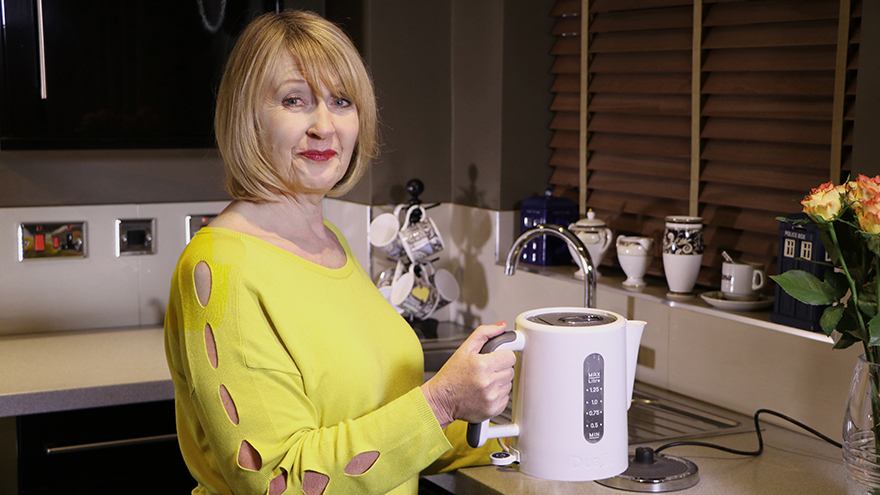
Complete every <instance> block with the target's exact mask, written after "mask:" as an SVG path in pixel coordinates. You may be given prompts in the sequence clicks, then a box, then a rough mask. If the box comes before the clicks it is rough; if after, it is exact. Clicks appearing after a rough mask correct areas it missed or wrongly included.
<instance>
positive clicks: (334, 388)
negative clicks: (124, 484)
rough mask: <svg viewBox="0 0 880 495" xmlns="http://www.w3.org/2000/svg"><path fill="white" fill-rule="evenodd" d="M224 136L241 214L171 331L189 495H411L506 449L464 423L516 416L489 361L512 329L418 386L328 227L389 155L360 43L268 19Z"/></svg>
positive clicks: (309, 17) (198, 263)
mask: <svg viewBox="0 0 880 495" xmlns="http://www.w3.org/2000/svg"><path fill="white" fill-rule="evenodd" d="M215 127H216V134H217V141H218V143H219V147H220V151H221V153H222V155H223V161H224V163H225V166H226V172H227V189H228V191H229V193H230V195H231V196H232V198H233V201H232V203H231V204H230V205H229V206H228V207H227V208H226V209H225V210H224V211H223V212H222V213H221V214H220V215H218V216H217V218H216V219H215V220H214V221H213V222H211V224H210V225H209V226H208V227H207V228H203V229H202V230H200V231H199V232H198V233H197V234H196V235H195V236H194V238H193V239H192V241H191V242H190V244H189V245H188V246H187V248H186V249H185V251H184V252H183V254H182V255H181V258H180V261H179V263H178V266H177V269H176V270H175V273H174V277H173V281H172V287H171V295H170V299H169V306H168V312H167V315H166V320H165V328H166V350H167V355H168V364H169V368H170V370H171V374H172V378H173V380H174V386H175V399H176V403H177V425H178V436H179V439H180V447H181V451H182V453H183V457H184V459H185V461H186V463H187V465H188V466H189V469H190V472H191V473H192V474H193V476H194V477H195V479H196V480H197V481H198V487H197V488H196V489H195V490H194V491H193V493H197V494H208V493H223V494H226V493H236V494H246V493H270V494H278V493H282V492H285V490H287V493H301V492H304V493H306V494H307V495H317V494H322V493H326V494H330V493H343V494H356V493H404V494H413V493H415V492H416V491H417V485H418V475H419V473H420V472H423V470H425V469H426V468H428V467H429V466H430V468H431V469H432V470H435V471H436V470H441V469H454V468H457V467H460V466H464V465H473V464H478V463H485V461H486V459H487V455H488V453H489V452H491V451H492V450H497V449H498V445H497V444H494V445H490V446H488V447H487V448H484V449H481V450H473V449H469V448H468V447H467V446H466V444H465V442H464V428H463V426H464V423H463V422H462V421H456V422H455V423H453V421H455V420H464V421H469V422H479V421H483V420H485V419H487V418H490V417H492V416H494V415H496V414H498V413H499V412H501V410H503V409H504V406H505V405H506V403H507V398H508V394H509V391H510V388H511V380H512V377H513V369H512V366H513V364H514V361H515V358H514V356H513V353H512V352H510V351H501V352H494V353H491V354H479V349H480V348H481V347H482V345H483V344H484V343H485V342H486V341H487V340H488V339H489V338H491V337H493V336H495V335H497V334H499V333H501V332H503V331H504V329H505V324H504V323H503V322H502V323H499V324H496V325H489V326H481V327H479V328H477V329H476V330H475V331H474V332H473V334H472V335H471V337H470V338H469V339H468V340H467V341H466V342H465V343H464V344H462V346H461V348H460V349H458V350H457V351H456V353H455V354H454V355H453V356H452V357H451V358H450V360H449V362H448V363H447V364H446V366H444V367H443V368H442V369H441V370H440V372H438V373H437V374H436V375H435V376H434V377H433V378H432V379H431V380H429V381H428V382H424V373H423V362H422V354H421V347H420V344H419V342H418V339H417V337H416V336H415V333H414V332H413V331H412V329H411V328H410V327H409V326H408V325H407V323H406V322H405V321H404V320H403V319H402V318H401V317H400V316H399V315H398V314H397V312H396V311H394V309H392V308H391V307H390V306H389V305H388V303H387V302H386V301H385V299H384V298H383V297H382V296H381V295H380V294H379V292H378V291H377V290H376V288H375V286H374V285H373V284H372V282H371V280H370V279H369V277H368V276H367V274H366V273H364V271H363V269H362V268H361V267H360V266H359V265H358V264H357V261H356V260H355V259H354V257H353V255H352V253H351V250H350V249H349V247H348V245H347V243H346V242H345V239H343V237H342V235H341V234H340V233H339V232H338V230H337V229H336V228H335V227H334V226H333V225H331V224H330V223H329V222H326V221H325V220H324V219H323V216H322V211H321V202H322V199H323V198H324V196H328V195H329V196H338V195H341V194H343V193H345V192H346V191H348V190H349V189H350V188H351V187H352V186H353V185H354V184H355V183H356V182H357V180H358V179H359V178H360V177H361V176H362V175H363V173H364V170H365V168H366V167H367V165H368V163H369V161H370V159H371V158H372V157H373V156H374V155H375V154H376V148H377V138H376V104H375V97H374V94H373V88H372V83H371V81H370V78H369V76H368V74H367V72H366V69H365V68H364V66H363V62H362V61H361V59H360V56H359V55H358V53H357V51H356V50H355V48H354V46H353V45H352V44H351V42H350V41H349V40H348V38H347V37H346V36H345V35H344V34H343V33H342V32H341V31H340V30H339V29H338V28H336V27H335V26H333V25H332V24H330V23H328V22H327V21H325V20H323V19H322V18H320V17H318V16H316V15H313V14H309V13H303V12H283V13H280V14H274V13H273V14H266V15H264V16H262V17H260V18H258V19H256V20H255V21H254V22H253V23H252V24H251V25H250V26H249V27H248V28H247V29H246V30H245V31H244V33H242V35H241V37H240V39H239V41H238V43H237V45H236V47H235V49H234V50H233V52H232V54H231V55H230V59H229V61H228V64H227V68H226V72H225V74H224V76H223V80H222V83H221V85H220V90H219V94H218V103H217V111H216V124H215ZM447 426H448V428H447ZM444 428H445V431H444Z"/></svg>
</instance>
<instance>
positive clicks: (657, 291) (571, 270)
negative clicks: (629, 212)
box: [498, 263, 834, 345]
mask: <svg viewBox="0 0 880 495" xmlns="http://www.w3.org/2000/svg"><path fill="white" fill-rule="evenodd" d="M498 265H499V266H503V265H504V264H503V263H498ZM516 269H517V271H520V270H523V271H527V272H529V273H534V274H538V275H542V276H547V277H551V278H554V279H559V280H565V281H568V282H571V283H573V284H577V285H578V286H581V287H582V286H583V284H584V281H583V280H582V279H577V278H575V277H574V274H575V272H576V271H577V267H575V266H574V265H564V266H539V265H529V264H526V263H520V264H518V265H517V268H516ZM601 272H602V276H601V277H600V278H599V280H598V281H597V283H596V285H597V289H598V291H599V292H602V291H609V292H613V293H616V294H621V295H626V296H628V297H633V298H636V299H643V300H647V301H652V302H656V303H660V304H665V305H667V306H669V307H672V308H679V309H684V310H687V311H693V312H695V313H702V314H705V315H709V316H714V317H718V318H724V319H726V320H732V321H737V322H740V323H744V324H747V325H752V326H756V327H761V328H766V329H768V330H772V331H774V332H782V333H786V334H789V335H795V336H798V337H802V338H805V339H811V340H815V341H818V342H826V343H828V344H830V345H833V344H834V339H833V338H831V337H828V336H826V335H825V334H823V333H818V332H810V331H808V330H801V329H799V328H794V327H790V326H788V325H780V324H779V323H773V322H772V321H770V315H771V314H772V311H771V310H763V311H725V310H722V309H718V308H714V307H712V306H710V305H709V304H708V303H706V302H705V301H703V299H702V298H701V297H700V296H699V293H701V292H708V291H710V290H711V289H705V288H703V289H701V288H699V287H697V288H695V290H694V293H695V294H696V295H695V296H694V298H693V299H689V300H672V299H669V298H668V297H666V293H667V291H668V288H667V286H666V282H665V281H664V280H663V279H662V278H659V277H652V276H650V275H648V276H646V277H645V280H646V281H647V282H648V286H647V287H645V288H644V289H643V290H641V291H633V290H628V289H625V288H623V286H622V285H621V284H622V283H623V281H624V280H625V278H626V277H624V276H623V275H622V274H621V272H620V271H619V270H615V269H614V268H612V267H602V269H601Z"/></svg>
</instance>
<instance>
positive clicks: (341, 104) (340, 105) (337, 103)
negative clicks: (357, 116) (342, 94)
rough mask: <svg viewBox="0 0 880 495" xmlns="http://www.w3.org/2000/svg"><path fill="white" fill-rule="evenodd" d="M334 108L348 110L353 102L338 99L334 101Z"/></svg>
mask: <svg viewBox="0 0 880 495" xmlns="http://www.w3.org/2000/svg"><path fill="white" fill-rule="evenodd" d="M333 106H335V107H337V108H348V107H350V106H351V100H348V99H345V98H336V99H334V100H333Z"/></svg>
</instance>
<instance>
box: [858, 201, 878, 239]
mask: <svg viewBox="0 0 880 495" xmlns="http://www.w3.org/2000/svg"><path fill="white" fill-rule="evenodd" d="M861 204H862V207H861V208H859V209H858V217H859V225H861V227H862V230H864V231H865V232H867V233H869V234H875V235H876V234H880V196H874V197H873V198H871V199H866V200H862V202H861Z"/></svg>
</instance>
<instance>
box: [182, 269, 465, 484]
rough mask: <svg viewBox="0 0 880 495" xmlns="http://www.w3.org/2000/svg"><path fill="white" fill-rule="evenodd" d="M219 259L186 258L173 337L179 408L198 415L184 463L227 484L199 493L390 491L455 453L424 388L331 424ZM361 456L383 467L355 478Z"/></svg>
mask: <svg viewBox="0 0 880 495" xmlns="http://www.w3.org/2000/svg"><path fill="white" fill-rule="evenodd" d="M214 258H215V257H214V256H210V255H206V254H204V253H203V254H202V255H199V254H196V255H194V256H189V257H187V258H186V259H184V258H182V259H181V262H180V264H179V265H178V270H177V272H176V275H175V279H174V287H173V289H172V298H171V300H170V301H169V308H170V309H169V313H168V314H169V315H170V316H169V318H168V321H166V327H167V331H168V332H169V333H174V335H173V336H171V337H169V338H168V342H169V349H168V352H169V363H170V364H171V365H172V367H173V368H176V369H172V375H175V376H176V378H175V388H185V390H177V392H176V393H177V394H178V400H182V401H183V402H185V404H183V406H182V407H181V406H179V408H181V409H182V410H183V411H184V413H186V412H189V414H184V415H183V416H184V417H185V419H184V422H185V423H187V424H186V425H185V427H186V428H187V430H188V432H189V434H188V435H186V436H187V437H188V439H182V440H181V442H182V450H183V452H184V456H185V457H186V456H187V452H193V451H198V452H200V453H199V455H201V456H203V457H204V458H207V459H208V461H207V462H208V463H209V464H213V465H212V466H210V468H211V470H216V471H219V473H220V475H222V480H221V479H220V478H218V477H216V476H215V479H214V480H213V481H212V480H211V479H210V478H211V477H210V476H206V477H204V479H200V480H199V481H200V483H203V484H208V485H210V484H212V483H213V484H216V485H217V486H207V488H208V489H209V490H211V491H214V492H217V493H224V492H228V491H229V489H231V491H232V492H234V493H236V494H239V495H244V494H251V493H254V494H257V493H259V494H265V493H267V491H268V488H269V486H270V483H273V486H275V483H284V484H285V485H286V486H287V488H295V490H294V491H293V492H292V493H301V492H305V493H306V494H307V495H311V494H312V493H323V494H325V495H330V494H335V493H340V494H350V493H387V492H391V491H392V490H394V489H395V488H396V487H398V486H400V485H402V484H406V483H409V484H412V482H413V479H414V477H415V476H417V475H418V473H419V472H420V471H421V470H422V469H424V468H425V467H427V466H428V465H430V464H431V463H432V462H433V461H434V460H435V459H437V458H438V457H439V456H440V455H441V454H442V453H443V452H445V451H447V450H449V449H450V448H451V445H450V443H449V442H448V440H447V438H446V436H445V435H444V432H443V430H441V429H440V426H439V424H438V423H437V420H436V418H435V417H434V415H433V413H432V411H431V409H430V407H429V406H428V404H427V401H426V400H425V398H424V396H423V394H422V393H421V390H420V389H419V388H418V387H415V388H412V389H411V390H409V391H408V392H405V393H403V394H402V395H399V396H397V397H396V398H394V399H393V400H390V401H388V402H387V403H385V404H382V405H381V407H378V408H376V409H374V410H372V411H370V412H367V413H366V414H364V415H362V416H360V417H355V418H351V419H346V420H344V421H341V422H339V423H337V424H332V425H322V419H323V412H322V410H321V409H320V407H318V406H317V405H316V403H315V401H314V398H313V397H310V396H309V395H308V394H307V392H306V387H305V385H304V378H303V375H302V373H301V371H300V370H301V367H300V366H299V365H298V363H296V362H294V361H293V360H292V358H291V353H290V352H289V351H288V349H286V348H285V345H289V344H288V343H285V342H282V341H281V340H280V339H279V338H278V337H277V334H276V333H275V329H274V328H273V322H272V321H271V319H270V318H269V317H268V316H267V313H266V310H265V308H264V307H263V306H262V305H261V302H260V300H259V298H258V297H255V295H254V294H252V293H250V292H249V291H248V288H247V287H246V285H245V284H242V283H240V281H239V280H238V274H237V273H236V270H237V269H236V267H235V266H234V265H232V264H224V263H222V262H218V261H217V260H216V259H214ZM201 262H204V263H206V264H207V267H208V268H209V269H210V273H211V284H210V296H209V298H208V301H207V304H205V305H202V304H201V303H200V302H199V294H197V292H196V289H195V287H196V283H195V281H194V276H193V273H194V270H195V268H196V265H198V264H199V263H201ZM175 299H176V300H175ZM331 349H332V348H328V352H330V351H331ZM315 359H320V356H315ZM312 365H313V364H312V363H310V366H312ZM369 386H373V387H383V385H382V384H378V383H376V384H369ZM321 393H326V394H337V393H339V394H344V393H346V392H345V391H341V390H322V391H321ZM190 416H191V417H190ZM179 423H180V420H179ZM184 442H191V443H192V444H193V445H190V446H188V448H187V446H185V445H183V443H184ZM359 454H366V455H367V457H368V458H369V459H371V460H372V459H375V460H374V462H372V464H371V465H369V466H366V469H365V470H363V467H362V468H361V470H360V471H361V472H354V473H350V472H348V471H350V470H351V465H350V464H351V463H352V460H353V459H355V457H356V456H358V455H359ZM187 462H188V463H189V462H190V461H189V459H188V460H187ZM202 462H203V463H204V462H205V461H202ZM197 477H198V476H197ZM304 482H306V485H309V484H313V483H316V484H317V488H314V487H313V488H311V489H310V488H308V486H307V487H303V483H304ZM222 484H226V485H228V488H226V487H224V486H221V485H222ZM322 484H324V486H323V491H320V488H322ZM310 490H312V491H310Z"/></svg>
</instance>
